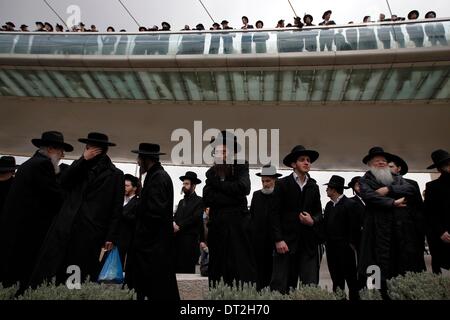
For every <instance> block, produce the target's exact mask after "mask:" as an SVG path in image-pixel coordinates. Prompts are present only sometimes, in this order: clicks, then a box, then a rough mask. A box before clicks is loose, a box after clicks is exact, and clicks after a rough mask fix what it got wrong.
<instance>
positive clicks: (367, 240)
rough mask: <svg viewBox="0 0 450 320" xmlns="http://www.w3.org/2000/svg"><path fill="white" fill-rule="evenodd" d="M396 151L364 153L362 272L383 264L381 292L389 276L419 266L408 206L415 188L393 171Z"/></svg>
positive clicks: (382, 292) (374, 149)
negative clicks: (393, 153)
mask: <svg viewBox="0 0 450 320" xmlns="http://www.w3.org/2000/svg"><path fill="white" fill-rule="evenodd" d="M392 157H393V155H392V154H390V153H388V152H385V151H384V150H383V148H381V147H373V148H371V149H370V150H369V153H368V154H367V155H366V156H365V157H364V159H363V163H364V164H366V165H367V166H368V167H369V171H367V172H366V173H365V174H364V176H363V177H362V178H361V180H360V186H361V197H362V199H363V201H364V203H365V204H366V212H365V214H366V219H365V223H364V230H363V233H362V239H361V251H360V253H361V257H360V261H359V262H360V263H359V266H358V272H359V274H360V275H361V276H362V277H364V276H366V275H367V274H366V272H367V268H368V267H369V266H371V265H377V266H379V267H380V271H381V275H380V280H381V294H382V296H383V298H388V296H387V282H386V281H387V280H388V279H390V278H392V277H395V276H397V275H399V274H404V273H406V272H407V271H413V272H414V271H420V270H418V269H417V263H416V257H417V255H416V253H415V252H414V248H415V246H414V245H413V244H414V243H415V241H416V239H417V235H416V230H415V228H414V223H413V221H412V219H411V217H410V216H409V211H408V209H407V198H409V197H413V196H414V194H415V188H414V186H413V185H411V184H410V183H408V182H406V181H405V180H404V179H402V177H401V176H397V175H392V173H391V171H390V169H389V166H388V163H389V161H390V160H391V159H392Z"/></svg>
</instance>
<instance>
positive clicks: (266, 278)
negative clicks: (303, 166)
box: [250, 164, 281, 290]
mask: <svg viewBox="0 0 450 320" xmlns="http://www.w3.org/2000/svg"><path fill="white" fill-rule="evenodd" d="M256 175H257V176H258V177H261V183H262V189H261V190H258V191H255V192H254V193H253V197H252V203H251V205H250V215H251V229H252V244H253V251H254V253H255V260H256V274H257V276H256V288H257V289H258V290H261V289H263V288H265V287H268V286H269V284H270V279H271V277H272V260H273V258H272V257H273V250H274V245H273V244H274V241H273V239H272V236H271V228H272V224H271V223H270V209H271V207H272V204H273V190H274V188H275V182H276V181H277V180H278V178H279V177H281V174H280V173H277V168H275V166H273V165H270V164H268V165H265V166H263V167H262V169H261V172H258V173H257V174H256Z"/></svg>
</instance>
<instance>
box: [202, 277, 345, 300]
mask: <svg viewBox="0 0 450 320" xmlns="http://www.w3.org/2000/svg"><path fill="white" fill-rule="evenodd" d="M344 298H345V293H343V292H342V291H340V292H337V293H333V292H328V291H326V290H324V289H321V288H320V287H316V286H305V285H301V286H300V287H299V288H298V289H295V290H291V291H290V292H289V294H286V295H283V294H281V293H279V292H278V291H270V289H269V288H264V289H262V290H261V291H257V290H256V286H255V285H252V284H248V283H244V284H239V285H238V284H236V282H233V285H232V286H229V285H227V284H225V283H224V282H223V280H221V281H220V282H219V283H217V285H216V286H215V287H214V288H210V289H209V291H208V292H207V294H206V296H205V299H207V300H341V299H344Z"/></svg>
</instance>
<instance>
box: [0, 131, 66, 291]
mask: <svg viewBox="0 0 450 320" xmlns="http://www.w3.org/2000/svg"><path fill="white" fill-rule="evenodd" d="M31 142H32V143H33V144H34V145H35V146H36V147H38V148H39V150H37V151H36V153H35V154H34V155H33V156H32V157H31V158H30V159H28V160H27V161H26V162H24V163H23V164H22V165H21V166H20V167H19V169H18V170H17V173H16V175H15V179H14V182H13V184H12V186H11V189H10V192H9V194H8V197H7V199H6V202H5V207H4V211H3V216H2V217H1V218H2V223H1V224H0V225H2V230H1V231H0V235H1V239H0V244H1V246H2V247H1V252H2V254H1V260H0V281H1V280H3V284H4V285H6V286H8V285H14V284H16V283H17V282H18V281H19V282H20V288H19V292H18V293H19V294H20V293H21V292H23V290H24V289H26V287H27V286H28V282H29V279H30V276H31V272H32V270H33V267H34V264H35V261H36V258H37V255H38V252H39V248H40V247H41V245H42V242H43V241H44V238H45V235H46V233H47V230H48V229H49V227H50V224H51V222H52V220H53V218H54V216H56V214H57V213H58V211H59V209H60V207H61V204H62V191H61V189H60V186H59V184H58V182H57V177H56V174H57V173H58V172H59V166H58V164H59V161H60V160H61V159H62V158H63V157H64V152H70V151H72V150H73V147H72V146H71V145H70V144H67V143H65V142H64V137H63V135H62V133H60V132H57V131H48V132H44V133H43V134H42V136H41V138H40V139H32V140H31Z"/></svg>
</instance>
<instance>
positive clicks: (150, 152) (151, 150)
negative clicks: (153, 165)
mask: <svg viewBox="0 0 450 320" xmlns="http://www.w3.org/2000/svg"><path fill="white" fill-rule="evenodd" d="M160 151H161V147H160V146H159V144H156V143H146V142H142V143H140V144H139V149H138V150H131V152H133V153H137V154H143V155H146V156H160V155H163V154H165V153H163V152H160Z"/></svg>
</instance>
